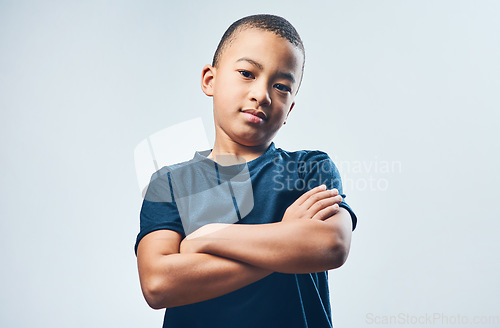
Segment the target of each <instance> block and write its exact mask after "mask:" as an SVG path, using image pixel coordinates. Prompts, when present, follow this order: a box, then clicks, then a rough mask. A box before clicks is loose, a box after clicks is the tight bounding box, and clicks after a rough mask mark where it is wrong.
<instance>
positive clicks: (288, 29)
mask: <svg viewBox="0 0 500 328" xmlns="http://www.w3.org/2000/svg"><path fill="white" fill-rule="evenodd" d="M248 28H256V29H260V30H263V31H269V32H273V33H274V34H276V35H277V36H280V37H282V38H284V39H287V40H288V41H290V43H291V44H293V45H294V46H296V47H297V48H299V49H300V51H301V52H302V55H303V59H304V60H303V62H302V73H301V81H300V82H302V76H303V75H304V63H305V61H306V52H305V49H304V44H303V43H302V40H301V38H300V36H299V33H298V32H297V30H296V29H295V27H293V25H292V24H290V22H289V21H287V20H286V19H284V18H283V17H280V16H276V15H270V14H259V15H251V16H247V17H243V18H241V19H239V20H237V21H236V22H234V23H233V24H231V26H229V27H228V29H227V30H226V32H225V33H224V35H223V36H222V39H221V40H220V42H219V45H218V46H217V50H215V54H214V58H213V60H212V66H213V67H217V65H218V64H219V61H220V58H221V56H222V53H223V52H224V50H225V49H226V48H227V47H228V46H229V45H230V44H231V42H232V41H233V40H234V39H235V38H236V36H237V32H241V31H242V30H245V29H248ZM300 82H299V87H300ZM297 91H298V88H297Z"/></svg>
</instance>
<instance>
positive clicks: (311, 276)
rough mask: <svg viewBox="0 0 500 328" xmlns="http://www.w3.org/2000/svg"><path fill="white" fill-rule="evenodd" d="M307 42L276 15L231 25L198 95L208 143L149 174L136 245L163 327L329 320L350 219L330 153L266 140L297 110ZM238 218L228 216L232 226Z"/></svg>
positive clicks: (327, 323) (319, 323)
mask: <svg viewBox="0 0 500 328" xmlns="http://www.w3.org/2000/svg"><path fill="white" fill-rule="evenodd" d="M304 59H305V54H304V47H303V45H302V41H301V40H300V37H299V35H298V34H297V32H296V30H295V29H294V28H293V26H292V25H291V24H290V23H289V22H288V21H286V20H285V19H283V18H281V17H278V16H273V15H253V16H248V17H245V18H242V19H240V20H238V21H236V22H235V23H233V24H232V25H231V26H230V27H229V29H228V30H227V31H226V33H225V34H224V36H223V37H222V40H221V42H220V43H219V46H218V48H217V51H216V53H215V55H214V60H213V63H212V65H206V66H205V67H204V68H203V72H202V80H201V86H202V90H203V92H204V93H205V94H206V95H208V96H210V97H213V110H214V123H215V131H216V137H215V143H214V146H213V149H212V150H211V151H206V152H196V153H195V157H194V158H193V160H191V161H188V162H185V163H180V164H177V165H173V166H168V167H164V168H162V169H161V170H159V171H158V172H157V173H155V174H154V175H153V177H152V180H151V183H150V185H149V187H148V191H147V194H146V197H145V199H144V203H143V206H142V209H141V231H140V233H139V235H138V237H137V241H136V246H135V247H136V248H135V249H136V252H137V260H138V268H139V276H140V282H141V287H142V290H143V293H144V296H145V298H146V301H147V302H148V304H149V305H150V306H151V307H152V308H155V309H160V308H167V310H166V312H165V319H164V327H169V328H175V327H217V328H220V327H252V328H254V327H273V328H274V327H286V328H291V327H314V328H320V327H332V326H333V325H332V322H331V313H330V303H329V295H328V280H327V270H329V269H333V268H337V267H340V266H341V265H342V264H343V263H344V262H345V260H346V259H347V255H348V253H349V248H350V240H351V231H352V230H354V227H355V224H356V216H355V215H354V213H353V212H352V210H351V209H350V208H349V206H348V205H347V204H346V203H345V202H344V201H343V197H345V195H343V194H342V185H341V182H340V176H339V173H338V171H337V169H336V168H335V165H334V164H333V162H332V161H331V159H330V158H329V157H328V155H327V154H325V153H323V152H320V151H305V150H304V151H297V152H287V151H284V150H282V149H279V148H276V147H275V146H274V143H273V142H272V139H273V137H274V136H275V135H276V133H277V132H278V130H279V129H280V128H281V127H282V126H283V124H285V122H286V119H287V117H288V115H289V114H290V111H291V110H292V109H293V107H294V104H295V102H294V97H295V95H296V93H297V91H298V89H299V85H300V82H301V79H302V73H303V67H304ZM233 223H235V224H233Z"/></svg>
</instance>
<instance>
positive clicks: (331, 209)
mask: <svg viewBox="0 0 500 328" xmlns="http://www.w3.org/2000/svg"><path fill="white" fill-rule="evenodd" d="M338 211H339V205H338V204H334V205H332V206H328V207H325V208H324V209H322V210H321V211H319V212H318V213H316V214H315V215H314V216H313V217H312V220H321V221H324V220H326V219H328V218H330V217H331V216H332V215H335V214H336V213H338Z"/></svg>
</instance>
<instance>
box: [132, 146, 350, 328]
mask: <svg viewBox="0 0 500 328" xmlns="http://www.w3.org/2000/svg"><path fill="white" fill-rule="evenodd" d="M209 153H210V151H206V152H196V153H195V156H194V158H193V159H192V160H190V161H188V162H184V163H180V164H176V165H171V166H166V167H163V168H162V169H160V170H159V171H157V172H156V173H155V174H154V175H153V177H152V178H151V182H150V185H149V187H148V190H147V193H146V196H145V199H144V202H143V205H142V209H141V215H140V218H141V223H140V232H139V234H138V236H137V240H136V244H135V251H136V252H137V246H138V244H139V242H140V240H141V239H142V238H143V237H144V236H145V235H147V234H148V233H150V232H152V231H156V230H160V229H169V230H174V231H177V232H179V233H180V234H181V235H182V236H183V237H184V236H186V235H188V234H189V233H191V232H192V231H194V230H196V229H197V228H199V227H201V226H203V225H205V224H208V223H213V222H223V223H235V224H265V223H272V222H279V221H281V219H282V217H283V215H284V213H285V210H286V209H287V208H288V207H289V206H290V205H291V204H292V203H293V202H294V201H295V200H296V199H297V198H298V197H300V195H302V194H303V193H305V192H306V191H308V190H310V189H312V188H314V187H316V186H318V185H321V184H325V185H326V186H327V188H328V189H331V188H337V189H338V190H339V193H340V194H341V195H342V197H343V198H344V199H345V194H343V190H342V183H341V180H340V175H339V172H338V170H337V168H336V167H335V164H334V163H333V162H332V160H331V159H330V157H329V156H328V155H327V154H326V153H324V152H321V151H316V150H315V151H309V150H301V151H296V152H288V151H285V150H282V149H280V148H275V146H274V143H272V144H271V145H270V147H269V148H268V149H267V151H266V152H265V153H264V154H262V155H261V156H260V157H258V158H256V159H254V160H252V161H250V162H248V163H244V164H236V165H230V166H221V165H219V164H217V163H215V162H214V161H212V160H210V159H208V158H207V157H206V155H208V154H209ZM340 206H341V207H343V208H345V209H347V210H348V211H349V213H350V214H351V218H352V223H353V230H354V228H355V227H356V223H357V218H356V215H355V214H354V212H353V211H352V210H351V208H350V207H349V206H348V205H347V203H345V201H342V203H340ZM163 327H168V328H178V327H189V328H192V327H203V328H211V327H214V328H221V327H241V328H243V327H249V328H250V327H251V328H255V327H261V328H266V327H270V328H271V327H272V328H275V327H287V328H295V327H297V328H299V327H300V328H303V327H314V328H322V327H325V328H326V327H332V323H331V311H330V298H329V290H328V272H326V271H325V272H318V273H309V274H284V273H277V272H275V273H273V274H271V275H269V276H267V277H265V278H263V279H261V280H259V281H257V282H254V283H252V284H250V285H248V286H246V287H243V288H241V289H239V290H236V291H234V292H231V293H229V294H226V295H223V296H220V297H217V298H214V299H211V300H208V301H203V302H198V303H195V304H190V305H184V306H179V307H173V308H168V309H166V312H165V319H164V324H163Z"/></svg>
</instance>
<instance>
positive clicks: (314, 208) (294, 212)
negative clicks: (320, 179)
mask: <svg viewBox="0 0 500 328" xmlns="http://www.w3.org/2000/svg"><path fill="white" fill-rule="evenodd" d="M341 201H342V196H340V195H339V192H338V190H337V189H330V190H326V186H325V185H321V186H318V187H316V188H313V189H311V190H309V191H308V192H306V193H304V194H303V195H302V196H300V197H299V198H298V199H297V200H296V201H295V202H293V204H292V205H290V206H289V207H288V208H287V209H286V211H285V215H283V219H282V221H283V222H285V221H290V220H297V219H313V220H321V221H323V220H326V219H328V218H329V217H331V216H332V215H334V214H335V213H337V212H338V211H339V203H340V202H341Z"/></svg>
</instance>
